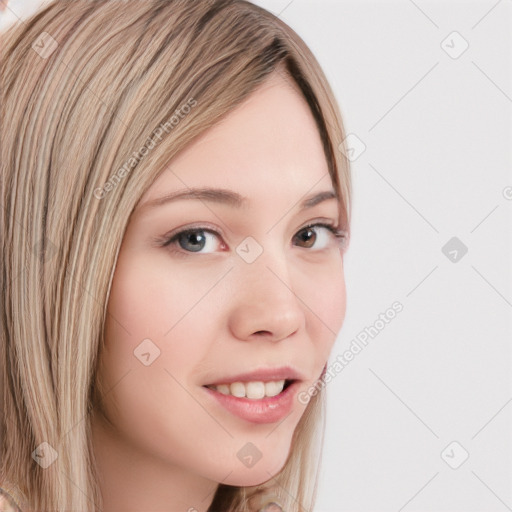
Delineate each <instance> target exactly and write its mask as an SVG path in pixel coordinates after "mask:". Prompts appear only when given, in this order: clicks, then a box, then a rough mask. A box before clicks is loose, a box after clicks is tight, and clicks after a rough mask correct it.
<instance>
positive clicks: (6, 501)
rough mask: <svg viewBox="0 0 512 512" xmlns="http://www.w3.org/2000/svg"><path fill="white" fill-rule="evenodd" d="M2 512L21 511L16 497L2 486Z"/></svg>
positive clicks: (0, 491) (0, 506) (0, 490)
mask: <svg viewBox="0 0 512 512" xmlns="http://www.w3.org/2000/svg"><path fill="white" fill-rule="evenodd" d="M0 512H21V510H20V508H19V507H18V505H16V502H15V501H14V498H13V497H12V496H11V495H10V494H9V493H8V492H7V491H6V490H5V489H2V487H0Z"/></svg>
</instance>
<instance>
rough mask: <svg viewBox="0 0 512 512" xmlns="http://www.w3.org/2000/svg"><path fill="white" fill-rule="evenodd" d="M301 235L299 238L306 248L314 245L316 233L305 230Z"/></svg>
mask: <svg viewBox="0 0 512 512" xmlns="http://www.w3.org/2000/svg"><path fill="white" fill-rule="evenodd" d="M302 233H303V235H302V236H301V238H302V239H303V241H304V242H306V244H308V245H307V247H311V246H312V245H314V243H315V236H316V233H315V232H314V231H313V230H312V229H310V228H308V229H305V230H304V231H303V232H302Z"/></svg>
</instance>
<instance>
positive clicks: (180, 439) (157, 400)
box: [92, 72, 346, 512]
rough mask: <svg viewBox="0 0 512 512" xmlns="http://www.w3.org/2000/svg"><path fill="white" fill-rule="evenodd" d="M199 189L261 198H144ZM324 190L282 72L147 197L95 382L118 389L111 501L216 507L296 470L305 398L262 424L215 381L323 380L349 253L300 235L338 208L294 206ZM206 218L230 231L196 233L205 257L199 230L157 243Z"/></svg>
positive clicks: (293, 91)
mask: <svg viewBox="0 0 512 512" xmlns="http://www.w3.org/2000/svg"><path fill="white" fill-rule="evenodd" d="M187 187H221V188H226V189H230V190H233V191H235V192H238V193H240V194H242V195H243V196H246V197H247V198H248V204H247V206H245V207H243V208H237V207H234V206H232V205H227V204H221V203H218V202H209V201H206V200H198V199H187V200H178V201H175V202H169V203H166V204H163V205H160V206H153V207H150V206H148V205H147V203H148V202H149V201H152V200H154V199H156V198H159V197H162V196H164V195H166V194H169V193H172V192H176V191H179V190H183V189H187ZM324 190H326V191H327V190H334V189H333V185H332V182H331V179H330V176H329V173H328V166H327V161H326V158H325V155H324V152H323V149H322V144H321V140H320V136H319V134H318V130H317V127H316V124H315V121H314V119H313V117H312V114H311V112H310V110H309V107H308V105H307V103H306V101H305V100H304V99H303V97H302V95H301V94H300V92H299V91H298V89H297V88H296V87H295V86H294V85H293V84H292V82H291V80H290V79H286V78H284V77H283V76H282V75H280V74H278V73H277V72H276V73H274V74H273V75H272V76H271V77H270V78H269V79H268V80H267V81H266V82H265V83H264V84H263V85H262V86H261V87H260V88H259V89H258V90H257V91H256V92H254V93H253V94H252V95H251V96H250V97H249V99H247V100H246V101H245V102H244V103H243V104H241V105H240V106H239V107H238V108H237V109H236V110H233V111H232V112H230V113H229V114H228V115H227V116H226V117H225V118H224V119H223V121H222V122H221V123H219V124H217V125H216V126H214V127H212V128H211V129H209V130H208V131H207V132H206V133H205V134H204V135H202V136H201V137H200V138H198V139H196V140H195V141H194V143H193V144H191V145H190V146H188V147H187V148H186V149H185V150H183V151H182V152H181V153H180V154H179V155H178V156H177V157H176V158H175V159H174V160H173V162H172V163H171V165H170V167H169V168H168V169H167V170H166V171H164V172H163V173H162V174H161V175H160V176H159V178H158V179H157V180H156V181H155V182H154V183H153V184H152V186H151V187H150V188H149V189H148V190H147V191H146V193H145V194H144V195H143V196H142V198H141V200H140V201H139V203H138V205H137V207H136V208H135V210H134V212H133V213H132V215H131V217H130V220H129V224H128V227H127V230H126V232H125V236H124V239H123V242H122V246H121V250H120V253H119V257H118V262H117V266H116V270H115V274H114V280H113V283H112V289H111V294H110V297H109V303H108V312H109V315H108V316H107V324H106V331H105V347H104V350H103V351H102V353H101V356H100V366H99V370H98V378H100V379H101V381H102V383H103V386H104V388H105V389H108V390H110V391H109V393H108V394H107V395H106V396H105V398H104V399H103V400H102V401H101V403H100V404H99V405H97V406H96V408H95V410H94V412H93V417H92V433H93V436H92V438H93V445H94V451H95V456H96V459H97V466H98V472H99V475H100V478H99V481H100V488H101V492H102V496H103V499H104V508H103V511H104V512H114V511H115V512H119V511H123V512H130V511H134V512H135V511H140V510H151V511H162V512H163V511H166V512H169V511H180V512H186V511H189V510H197V511H198V512H204V511H206V510H207V508H208V506H209V505H210V504H211V501H212V499H213V494H214V492H215V490H216V488H217V486H218V484H219V483H220V482H221V483H224V484H229V485H236V486H243V485H257V484H260V483H262V482H264V481H267V480H269V479H270V478H271V477H272V476H274V475H276V474H277V473H278V472H279V470H280V469H281V468H282V467H283V465H284V464H285V461H286V458H287V456H288V454H289V451H290V448H291V440H292V435H293V432H294V429H295V427H296V426H297V423H298V421H299V419H300V418H301V416H302V414H303V413H304V410H305V407H306V405H304V404H301V403H300V402H299V401H298V400H294V406H293V410H292V412H291V414H290V415H289V416H288V417H286V418H285V419H284V420H283V421H282V422H280V423H279V424H278V423H271V424H255V423H251V422H248V421H246V420H243V419H240V418H238V417H237V416H234V415H232V414H231V413H230V412H228V411H227V410H225V409H224V408H223V407H221V406H220V405H218V404H216V403H214V402H213V401H212V400H211V397H210V396H209V395H208V393H207V392H206V391H205V390H204V388H203V387H202V386H203V385H205V384H210V383H212V382H216V378H218V377H219V376H223V375H224V376H225V375H230V374H231V375H232V374H234V373H241V372H248V371H252V370H255V369H259V368H263V367H278V366H284V365H291V366H293V367H294V368H296V369H297V370H299V371H300V372H301V373H302V374H303V376H304V381H303V382H302V384H301V388H300V390H306V389H307V388H308V387H309V386H311V385H313V384H314V383H315V382H316V380H317V379H318V378H319V377H320V375H321V373H322V370H323V368H324V365H325V364H326V362H327V360H328V357H329V353H330V351H331V348H332V346H333V343H334V341H335V339H336V336H335V335H336V333H338V332H339V330H340V329H341V326H342V324H343V320H344V317H345V309H346V291H345V280H344V271H343V253H342V250H341V249H340V246H339V242H338V241H337V240H336V239H335V238H334V236H332V235H330V234H329V231H327V230H326V229H325V228H321V227H320V228H314V230H316V239H315V235H314V234H313V235H311V236H312V241H311V242H309V244H308V243H307V242H304V241H302V239H299V238H298V235H297V234H298V233H299V234H300V233H303V232H304V226H306V225H307V224H308V223H309V222H311V221H315V222H321V221H327V222H329V221H330V222H331V223H332V224H333V225H337V223H338V221H339V205H338V203H337V200H336V199H332V200H327V201H324V202H322V203H320V204H318V205H316V206H314V207H313V208H310V209H307V210H303V211H299V209H298V206H297V205H298V203H299V202H300V201H301V200H302V199H303V198H304V197H305V196H307V195H309V194H312V193H315V192H320V191H324ZM205 224H206V226H205ZM197 225H201V226H205V227H206V228H208V229H213V230H214V231H216V232H217V233H218V235H214V234H210V233H208V232H204V231H203V232H199V233H198V235H199V236H201V235H203V236H204V237H205V241H206V243H205V244H201V243H200V244H199V248H200V251H199V253H197V252H193V251H192V250H190V247H192V248H193V247H194V246H193V245H192V244H191V243H190V237H182V239H184V242H183V243H184V244H185V249H184V248H183V247H181V246H180V245H179V242H176V243H175V245H174V246H173V247H171V246H168V247H162V246H159V245H158V244H156V243H155V241H154V239H155V238H157V237H162V236H163V235H166V234H168V233H171V232H174V231H176V230H183V229H185V228H187V229H188V228H190V227H194V228H197ZM271 228H272V229H271ZM306 233H307V230H306ZM248 236H252V237H253V238H254V239H255V240H256V241H257V242H258V243H259V244H260V245H261V246H262V248H263V253H262V254H261V255H260V256H259V257H258V258H257V259H256V260H255V261H254V262H253V263H250V264H248V263H246V261H244V260H243V259H242V258H241V257H240V256H239V255H238V253H237V252H236V248H237V246H238V245H239V244H240V243H241V242H242V241H243V240H244V239H245V238H246V237H248ZM200 241H201V240H200ZM192 243H193V241H192ZM187 249H188V252H187ZM173 250H174V252H173ZM148 338H149V339H150V340H152V342H153V343H154V344H155V345H156V346H158V348H159V350H160V356H159V357H158V358H156V359H155V360H154V361H153V362H152V363H151V364H150V365H149V366H145V365H144V364H142V363H141V362H140V361H139V359H137V358H136V357H135V356H134V350H135V349H136V348H137V347H138V346H139V344H140V343H141V342H142V340H144V339H148ZM248 441H250V442H251V443H253V444H254V445H255V446H256V447H257V448H258V450H259V451H260V452H261V454H262V457H261V459H260V460H259V461H258V462H257V463H256V464H255V465H254V466H252V467H251V468H248V467H246V466H245V465H244V464H242V463H241V462H240V460H239V459H238V458H237V456H236V454H237V452H238V451H239V450H240V449H241V448H242V447H243V446H244V445H245V444H246V443H247V442H248ZM192 507H193V509H192Z"/></svg>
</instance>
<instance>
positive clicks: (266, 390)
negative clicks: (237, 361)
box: [209, 380, 285, 400]
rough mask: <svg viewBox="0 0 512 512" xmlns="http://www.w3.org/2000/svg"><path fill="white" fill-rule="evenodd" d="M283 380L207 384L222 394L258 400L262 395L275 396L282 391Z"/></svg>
mask: <svg viewBox="0 0 512 512" xmlns="http://www.w3.org/2000/svg"><path fill="white" fill-rule="evenodd" d="M284 382H285V381H284V380H278V381H270V382H261V381H258V382H233V383H231V384H219V385H218V386H209V387H210V388H212V389H215V390H216V391H218V392H219V393H222V394H223V395H232V396H236V397H238V398H244V397H247V398H250V399H252V400H260V399H261V398H264V397H266V396H267V397H271V396H276V395H279V393H281V391H283V388H284Z"/></svg>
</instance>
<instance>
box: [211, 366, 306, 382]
mask: <svg viewBox="0 0 512 512" xmlns="http://www.w3.org/2000/svg"><path fill="white" fill-rule="evenodd" d="M275 380H304V377H303V375H302V374H301V373H300V372H298V371H297V370H295V369H294V368H292V367H291V366H280V367H279V368H260V369H258V370H253V371H250V372H246V373H238V374H232V375H227V376H225V377H220V378H218V379H215V381H213V382H210V383H208V384H207V385H208V386H213V385H216V384H227V383H233V382H260V381H263V382H266V381H275Z"/></svg>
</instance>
